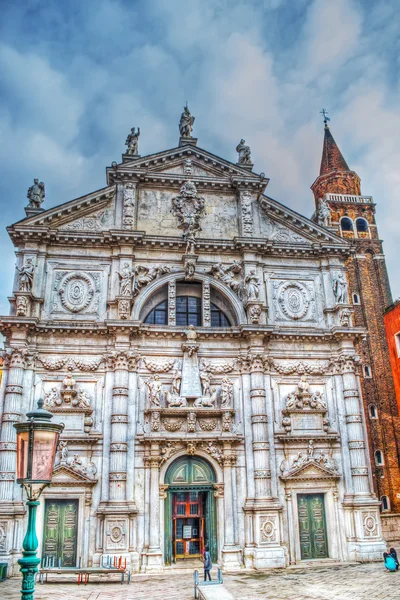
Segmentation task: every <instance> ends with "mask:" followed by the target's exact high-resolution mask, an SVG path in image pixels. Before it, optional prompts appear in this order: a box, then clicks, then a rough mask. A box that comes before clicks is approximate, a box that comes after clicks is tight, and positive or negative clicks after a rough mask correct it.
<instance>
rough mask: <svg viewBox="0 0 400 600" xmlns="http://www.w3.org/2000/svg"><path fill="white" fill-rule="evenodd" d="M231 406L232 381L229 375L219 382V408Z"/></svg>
mask: <svg viewBox="0 0 400 600" xmlns="http://www.w3.org/2000/svg"><path fill="white" fill-rule="evenodd" d="M232 406H233V382H232V380H231V379H229V377H224V378H223V379H222V384H221V408H231V407H232Z"/></svg>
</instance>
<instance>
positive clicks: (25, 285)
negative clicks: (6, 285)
mask: <svg viewBox="0 0 400 600" xmlns="http://www.w3.org/2000/svg"><path fill="white" fill-rule="evenodd" d="M17 269H18V271H19V291H20V292H31V291H32V286H33V273H34V270H35V265H34V264H33V262H32V259H31V258H27V259H26V262H25V264H24V265H22V267H17Z"/></svg>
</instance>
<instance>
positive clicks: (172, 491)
mask: <svg viewBox="0 0 400 600" xmlns="http://www.w3.org/2000/svg"><path fill="white" fill-rule="evenodd" d="M215 482H216V476H215V472H214V469H213V468H212V466H211V465H210V463H208V462H207V461H206V460H205V459H203V458H200V457H198V456H182V457H180V458H178V459H176V460H175V461H174V462H173V463H172V464H171V465H170V466H169V468H168V470H167V472H166V475H165V483H166V485H168V488H167V490H166V493H167V497H166V499H165V519H164V523H165V531H164V539H165V563H166V564H171V563H172V562H177V561H184V560H188V559H189V560H190V559H198V558H200V557H201V556H202V554H203V551H204V546H205V545H207V546H208V547H209V549H210V552H211V556H212V559H213V560H214V561H216V560H217V556H218V545H217V515H216V506H215V497H214V491H215V487H214V484H215Z"/></svg>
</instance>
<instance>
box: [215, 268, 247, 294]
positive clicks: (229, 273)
mask: <svg viewBox="0 0 400 600" xmlns="http://www.w3.org/2000/svg"><path fill="white" fill-rule="evenodd" d="M208 273H210V274H211V275H212V276H213V277H215V278H216V279H220V280H221V281H223V282H224V283H225V284H226V285H228V286H229V287H230V288H231V290H233V291H234V292H235V293H236V294H237V295H238V296H239V298H241V297H242V295H243V278H242V265H241V264H240V263H238V262H237V261H236V260H234V261H233V263H232V264H231V265H227V266H224V265H223V264H222V263H215V264H214V265H212V267H211V269H210V270H209V271H208Z"/></svg>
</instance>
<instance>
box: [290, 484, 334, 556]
mask: <svg viewBox="0 0 400 600" xmlns="http://www.w3.org/2000/svg"><path fill="white" fill-rule="evenodd" d="M297 505H298V514H299V528H300V548H301V558H302V560H307V559H313V558H328V540H327V535H326V520H325V506H324V495H323V494H299V495H298V496H297Z"/></svg>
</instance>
